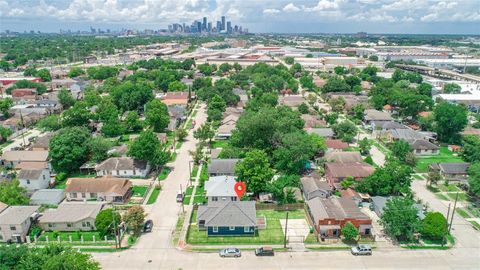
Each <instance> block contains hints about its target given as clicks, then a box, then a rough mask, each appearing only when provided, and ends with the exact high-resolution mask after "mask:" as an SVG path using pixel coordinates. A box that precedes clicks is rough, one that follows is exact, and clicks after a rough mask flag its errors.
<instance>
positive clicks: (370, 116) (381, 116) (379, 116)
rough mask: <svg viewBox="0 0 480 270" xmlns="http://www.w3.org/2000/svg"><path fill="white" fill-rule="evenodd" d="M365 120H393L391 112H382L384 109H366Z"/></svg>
mask: <svg viewBox="0 0 480 270" xmlns="http://www.w3.org/2000/svg"><path fill="white" fill-rule="evenodd" d="M363 118H364V119H365V120H368V121H375V120H377V121H378V120H384V121H390V120H392V119H393V118H392V116H390V114H389V113H387V112H382V111H377V110H373V109H371V110H365V111H364V117H363Z"/></svg>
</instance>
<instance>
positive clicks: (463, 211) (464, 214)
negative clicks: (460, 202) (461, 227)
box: [456, 208, 470, 218]
mask: <svg viewBox="0 0 480 270" xmlns="http://www.w3.org/2000/svg"><path fill="white" fill-rule="evenodd" d="M456 211H457V214H459V215H460V216H461V217H463V218H470V215H469V214H468V212H467V211H465V210H464V209H462V208H457V210H456Z"/></svg>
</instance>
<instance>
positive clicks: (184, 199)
mask: <svg viewBox="0 0 480 270" xmlns="http://www.w3.org/2000/svg"><path fill="white" fill-rule="evenodd" d="M191 199H192V196H191V195H185V197H184V198H183V205H189V204H190V200H191Z"/></svg>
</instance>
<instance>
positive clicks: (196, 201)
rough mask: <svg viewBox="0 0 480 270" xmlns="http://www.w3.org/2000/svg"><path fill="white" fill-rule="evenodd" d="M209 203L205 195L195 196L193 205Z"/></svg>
mask: <svg viewBox="0 0 480 270" xmlns="http://www.w3.org/2000/svg"><path fill="white" fill-rule="evenodd" d="M206 202H207V198H206V197H205V196H203V195H195V196H194V197H193V204H203V203H206Z"/></svg>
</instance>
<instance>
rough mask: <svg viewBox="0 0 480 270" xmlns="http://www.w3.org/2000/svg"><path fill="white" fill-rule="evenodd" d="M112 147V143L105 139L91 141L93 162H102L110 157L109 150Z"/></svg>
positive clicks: (97, 138)
mask: <svg viewBox="0 0 480 270" xmlns="http://www.w3.org/2000/svg"><path fill="white" fill-rule="evenodd" d="M111 147H112V143H111V142H110V141H109V140H106V139H105V138H103V137H100V136H97V137H95V138H92V139H91V140H90V141H89V148H90V152H91V153H92V157H91V160H92V161H95V162H100V161H103V160H105V159H107V157H108V150H110V148H111Z"/></svg>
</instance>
